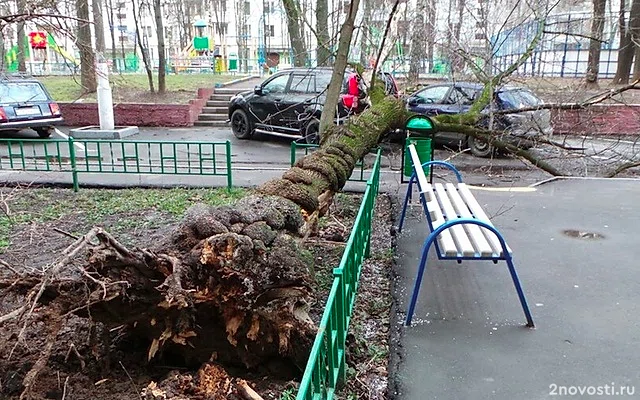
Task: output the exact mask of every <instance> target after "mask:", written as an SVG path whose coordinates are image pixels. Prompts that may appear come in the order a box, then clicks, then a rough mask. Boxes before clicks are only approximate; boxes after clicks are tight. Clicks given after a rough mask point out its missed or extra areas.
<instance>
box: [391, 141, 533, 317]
mask: <svg viewBox="0 0 640 400" xmlns="http://www.w3.org/2000/svg"><path fill="white" fill-rule="evenodd" d="M409 154H410V156H411V157H410V158H411V162H412V164H413V174H412V175H411V179H410V180H409V185H408V187H407V193H406V195H405V198H404V204H403V207H402V214H401V216H400V223H399V225H398V231H399V232H400V231H402V226H403V224H404V220H405V217H406V213H407V207H408V205H409V202H410V200H411V196H412V193H413V186H414V185H415V184H416V183H417V185H418V192H419V194H420V203H421V204H422V209H423V211H424V213H425V216H426V219H427V222H428V226H429V231H430V234H429V235H428V236H427V238H426V239H425V241H424V244H423V246H422V256H421V259H420V264H419V266H418V275H417V277H416V282H415V286H414V289H413V293H412V295H411V303H410V304H409V309H408V311H407V317H406V320H405V325H407V326H408V325H411V319H412V317H413V313H414V310H415V306H416V302H417V299H418V293H419V291H420V285H421V282H422V276H423V274H424V270H425V268H426V262H427V256H428V254H429V249H430V248H431V245H432V244H433V245H435V248H436V253H437V256H438V258H439V259H441V260H456V261H458V263H461V262H462V261H463V260H491V261H493V262H494V263H496V264H497V262H498V261H499V260H504V261H506V262H507V266H508V267H509V272H510V273H511V278H512V280H513V284H514V286H515V288H516V292H517V293H518V298H519V299H520V304H521V305H522V309H523V311H524V314H525V317H526V318H527V326H529V327H533V326H534V325H533V319H532V317H531V313H530V312H529V307H528V306H527V300H526V298H525V296H524V292H523V291H522V287H521V286H520V280H519V279H518V274H517V273H516V270H515V267H514V266H513V258H512V251H511V249H510V248H509V246H508V245H507V243H506V241H505V240H504V238H503V236H502V235H501V234H500V232H499V231H498V230H497V229H496V228H495V227H494V226H493V224H492V223H491V221H490V220H489V218H488V217H487V214H486V213H485V212H484V210H483V209H482V207H481V206H480V204H479V203H478V201H477V200H476V198H475V197H474V196H473V194H472V193H471V191H470V190H469V187H468V186H467V185H466V184H465V183H463V182H462V176H461V175H460V172H459V171H458V170H457V169H456V168H455V167H454V166H453V165H451V164H449V163H447V162H443V161H429V162H425V163H422V162H421V161H420V157H419V156H418V153H417V151H416V149H415V146H414V145H413V144H411V145H409ZM426 166H429V167H430V168H433V167H434V166H443V167H446V168H448V169H450V170H451V171H453V172H454V174H455V176H456V178H457V180H458V182H457V183H456V184H453V183H445V184H442V183H435V184H434V183H431V182H429V181H428V180H427V177H426V174H425V173H424V167H426Z"/></svg>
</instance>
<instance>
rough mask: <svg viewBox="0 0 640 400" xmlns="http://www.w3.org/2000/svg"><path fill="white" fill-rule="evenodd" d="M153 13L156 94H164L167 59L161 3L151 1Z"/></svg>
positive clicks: (155, 0)
mask: <svg viewBox="0 0 640 400" xmlns="http://www.w3.org/2000/svg"><path fill="white" fill-rule="evenodd" d="M153 11H154V14H155V18H156V35H157V36H158V93H161V94H162V93H164V92H165V91H166V88H167V84H166V66H167V58H166V52H165V45H164V25H163V22H162V21H163V20H162V3H161V1H160V0H153Z"/></svg>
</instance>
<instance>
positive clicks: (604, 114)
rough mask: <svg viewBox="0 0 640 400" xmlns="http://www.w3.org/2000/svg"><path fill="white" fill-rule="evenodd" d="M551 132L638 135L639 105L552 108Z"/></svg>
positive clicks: (639, 128) (639, 127) (639, 132)
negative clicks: (573, 108)
mask: <svg viewBox="0 0 640 400" xmlns="http://www.w3.org/2000/svg"><path fill="white" fill-rule="evenodd" d="M551 120H552V123H553V132H554V133H556V134H566V135H571V134H575V135H593V134H599V135H639V134H640V105H639V104H632V105H624V104H596V105H593V106H591V107H589V108H586V109H583V110H552V112H551Z"/></svg>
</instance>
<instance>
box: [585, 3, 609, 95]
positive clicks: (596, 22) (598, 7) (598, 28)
mask: <svg viewBox="0 0 640 400" xmlns="http://www.w3.org/2000/svg"><path fill="white" fill-rule="evenodd" d="M606 5H607V0H593V20H592V21H591V39H590V41H589V60H588V61H587V74H586V78H585V81H586V84H587V86H590V87H598V72H599V71H600V50H601V49H602V34H603V32H604V11H605V8H606Z"/></svg>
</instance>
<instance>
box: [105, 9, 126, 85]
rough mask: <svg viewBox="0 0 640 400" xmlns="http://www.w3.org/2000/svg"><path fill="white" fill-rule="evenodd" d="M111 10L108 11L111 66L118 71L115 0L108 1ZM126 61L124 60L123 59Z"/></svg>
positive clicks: (114, 70)
mask: <svg viewBox="0 0 640 400" xmlns="http://www.w3.org/2000/svg"><path fill="white" fill-rule="evenodd" d="M108 7H109V12H108V13H107V19H108V21H109V34H110V35H111V68H112V69H113V72H118V56H117V53H116V51H117V50H116V33H115V29H116V27H115V23H114V22H115V18H114V16H113V0H109V3H108ZM122 62H124V60H122Z"/></svg>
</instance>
